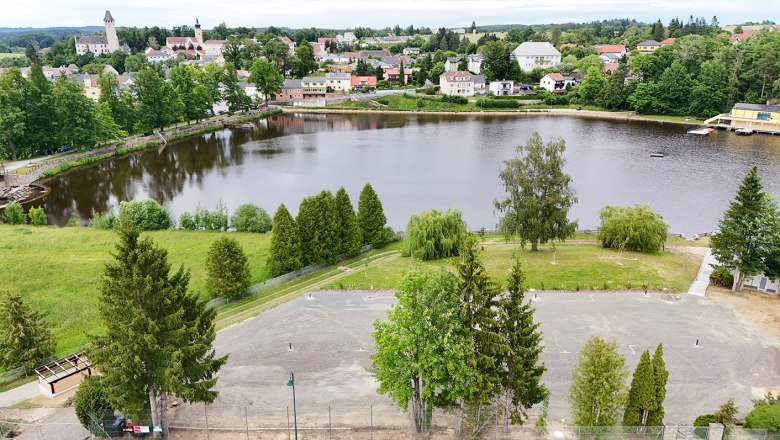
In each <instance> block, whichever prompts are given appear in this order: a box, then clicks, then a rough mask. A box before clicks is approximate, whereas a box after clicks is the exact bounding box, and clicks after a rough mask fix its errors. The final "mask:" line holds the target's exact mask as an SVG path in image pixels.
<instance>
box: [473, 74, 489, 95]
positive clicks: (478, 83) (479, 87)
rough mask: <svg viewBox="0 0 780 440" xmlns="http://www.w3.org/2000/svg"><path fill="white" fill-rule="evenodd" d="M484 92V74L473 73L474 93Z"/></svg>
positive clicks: (485, 90) (485, 88)
mask: <svg viewBox="0 0 780 440" xmlns="http://www.w3.org/2000/svg"><path fill="white" fill-rule="evenodd" d="M486 92H487V87H486V86H485V75H474V94H475V95H484V94H485V93H486Z"/></svg>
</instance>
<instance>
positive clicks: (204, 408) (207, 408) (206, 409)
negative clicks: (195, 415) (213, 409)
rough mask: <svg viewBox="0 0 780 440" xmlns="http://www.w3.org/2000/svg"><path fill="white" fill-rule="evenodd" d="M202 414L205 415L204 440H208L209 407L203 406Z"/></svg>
mask: <svg viewBox="0 0 780 440" xmlns="http://www.w3.org/2000/svg"><path fill="white" fill-rule="evenodd" d="M203 414H205V415H206V440H208V439H209V438H210V437H209V406H208V405H203Z"/></svg>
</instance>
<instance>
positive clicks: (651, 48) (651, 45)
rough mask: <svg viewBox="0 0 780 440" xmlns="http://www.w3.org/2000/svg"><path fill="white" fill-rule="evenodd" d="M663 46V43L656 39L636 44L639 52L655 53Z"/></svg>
mask: <svg viewBox="0 0 780 440" xmlns="http://www.w3.org/2000/svg"><path fill="white" fill-rule="evenodd" d="M659 47H661V43H659V42H657V41H655V40H645V41H643V42H641V43H639V44H637V45H636V49H637V50H638V51H639V53H653V52H655V51H656V50H658V48H659Z"/></svg>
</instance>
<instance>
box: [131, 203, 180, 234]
mask: <svg viewBox="0 0 780 440" xmlns="http://www.w3.org/2000/svg"><path fill="white" fill-rule="evenodd" d="M119 224H120V225H122V226H134V227H138V228H140V229H141V230H143V231H158V230H161V229H170V228H172V227H173V217H172V216H171V212H170V211H168V209H167V208H166V207H164V206H162V205H160V204H159V203H157V202H156V201H154V200H152V199H146V200H133V201H130V202H120V203H119Z"/></svg>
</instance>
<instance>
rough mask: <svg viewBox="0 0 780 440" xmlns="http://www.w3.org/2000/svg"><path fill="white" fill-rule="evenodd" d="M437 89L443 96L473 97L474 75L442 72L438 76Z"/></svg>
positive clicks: (460, 72) (462, 72)
mask: <svg viewBox="0 0 780 440" xmlns="http://www.w3.org/2000/svg"><path fill="white" fill-rule="evenodd" d="M439 87H440V89H441V92H442V93H443V94H445V95H455V96H474V74H472V73H471V72H464V71H455V72H444V73H443V74H441V76H439Z"/></svg>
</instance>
